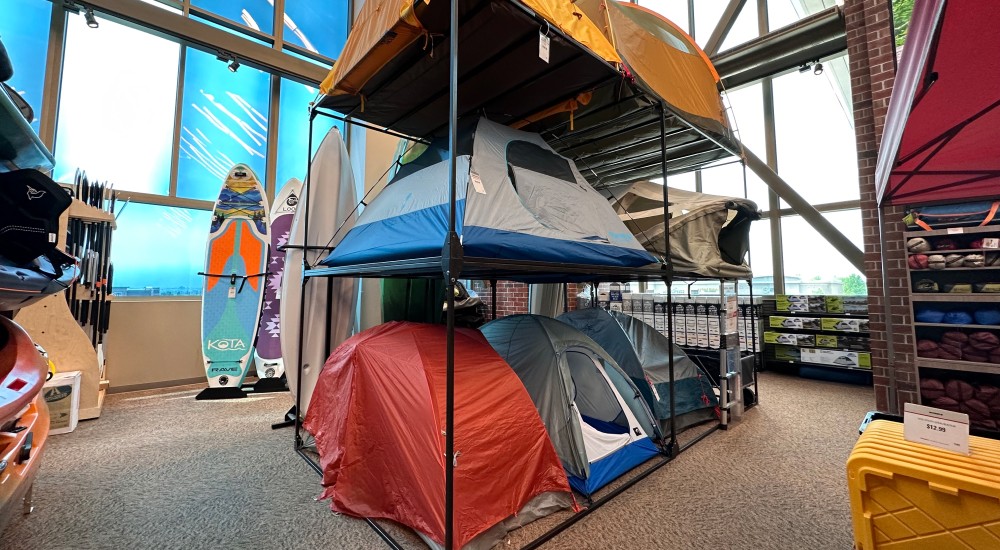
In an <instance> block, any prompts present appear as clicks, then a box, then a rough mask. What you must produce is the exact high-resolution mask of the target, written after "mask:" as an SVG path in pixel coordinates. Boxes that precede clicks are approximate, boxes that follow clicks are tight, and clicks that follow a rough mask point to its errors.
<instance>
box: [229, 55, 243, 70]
mask: <svg viewBox="0 0 1000 550" xmlns="http://www.w3.org/2000/svg"><path fill="white" fill-rule="evenodd" d="M239 68H240V62H239V61H237V60H236V58H235V57H234V58H233V60H232V61H230V62H229V70H230V71H232V72H234V73H235V72H236V69H239Z"/></svg>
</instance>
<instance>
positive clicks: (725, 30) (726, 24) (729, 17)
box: [705, 0, 747, 57]
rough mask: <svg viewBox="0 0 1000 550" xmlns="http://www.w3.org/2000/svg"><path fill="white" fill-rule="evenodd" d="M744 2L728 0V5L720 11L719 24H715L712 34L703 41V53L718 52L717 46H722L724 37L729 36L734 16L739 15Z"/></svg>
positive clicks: (713, 53)
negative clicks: (706, 40)
mask: <svg viewBox="0 0 1000 550" xmlns="http://www.w3.org/2000/svg"><path fill="white" fill-rule="evenodd" d="M746 3H747V0H729V5H728V6H726V10H725V11H724V12H722V18H720V19H719V24H718V25H716V26H715V30H714V31H712V35H711V36H709V37H708V42H706V43H705V53H706V54H708V55H709V57H711V56H713V55H715V54H717V53H719V47H720V46H722V43H723V42H724V41H725V40H726V37H727V36H729V31H730V30H732V28H733V25H734V24H735V23H736V18H737V17H739V16H740V12H742V11H743V6H744V5H745V4H746Z"/></svg>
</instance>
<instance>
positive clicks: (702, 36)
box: [694, 0, 760, 51]
mask: <svg viewBox="0 0 1000 550" xmlns="http://www.w3.org/2000/svg"><path fill="white" fill-rule="evenodd" d="M727 5H729V0H697V1H696V2H695V3H694V26H695V36H696V37H697V38H698V44H699V45H700V46H702V47H704V46H705V43H706V42H708V39H709V38H710V37H711V36H712V32H713V31H715V27H717V26H718V24H719V20H720V19H721V18H722V14H723V13H724V12H725V11H726V6H727ZM759 35H760V33H759V32H758V28H757V1H756V0H747V2H746V4H744V5H743V9H742V10H740V13H739V15H738V16H737V17H736V21H735V22H733V26H732V28H731V29H730V30H729V34H727V35H726V39H725V40H723V41H722V44H721V45H720V47H719V51H725V50H728V49H730V48H732V47H734V46H738V45H740V44H742V43H744V42H747V41H748V40H752V39H754V38H757V36H759Z"/></svg>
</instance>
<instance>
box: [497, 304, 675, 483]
mask: <svg viewBox="0 0 1000 550" xmlns="http://www.w3.org/2000/svg"><path fill="white" fill-rule="evenodd" d="M479 330H480V331H481V332H482V333H483V335H484V336H486V340H487V341H488V342H489V343H490V345H491V346H493V349H495V350H496V351H497V353H499V354H500V356H501V357H503V358H504V360H505V361H507V363H508V364H509V365H510V366H511V368H512V369H514V372H515V373H517V376H518V378H520V379H521V382H522V383H523V384H524V387H525V388H526V389H527V390H528V394H529V395H531V399H532V401H534V403H535V407H536V408H537V409H538V414H539V415H540V416H541V417H542V422H543V423H544V424H545V428H546V430H548V432H549V437H550V438H551V439H552V444H553V445H554V446H555V448H556V453H557V454H558V455H559V458H560V460H562V463H563V467H564V468H565V469H566V473H567V475H568V476H569V482H570V485H572V486H573V488H574V489H576V490H577V491H579V492H581V493H583V494H585V495H587V496H589V495H591V494H593V493H594V491H597V490H598V489H600V488H601V487H604V486H605V485H607V484H608V483H610V482H612V481H614V480H615V479H617V478H618V477H619V476H621V475H622V474H624V473H625V472H627V471H629V470H631V469H632V468H634V467H636V466H638V465H639V464H642V463H643V462H645V461H646V460H648V459H650V458H652V457H654V456H656V455H657V454H659V450H658V449H657V447H656V445H655V444H654V443H653V440H652V439H660V438H661V434H660V431H659V428H658V426H657V422H656V420H655V419H654V418H653V416H652V413H651V412H650V411H649V408H648V407H647V406H646V402H645V400H644V399H643V397H642V395H641V394H640V392H639V390H638V388H636V386H635V384H633V383H632V381H631V380H630V379H629V376H628V374H626V373H625V371H623V370H622V369H621V367H619V366H618V364H617V363H615V360H614V359H612V358H611V356H609V355H608V354H607V352H605V351H604V350H603V349H601V346H600V345H598V344H597V342H594V341H593V340H591V339H590V338H589V337H587V335H585V334H583V333H582V332H580V331H578V330H576V329H575V328H573V327H571V326H569V325H567V324H566V323H563V322H561V321H557V320H555V319H552V318H550V317H543V316H541V315H511V316H509V317H504V318H502V319H497V320H495V321H491V322H489V323H487V324H485V325H483V326H482V327H480V329H479Z"/></svg>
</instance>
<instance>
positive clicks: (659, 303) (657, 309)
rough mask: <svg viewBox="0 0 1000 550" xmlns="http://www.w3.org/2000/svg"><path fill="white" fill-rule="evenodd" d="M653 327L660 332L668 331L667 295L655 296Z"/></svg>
mask: <svg viewBox="0 0 1000 550" xmlns="http://www.w3.org/2000/svg"><path fill="white" fill-rule="evenodd" d="M653 328H655V329H656V332H659V333H660V334H665V333H666V332H667V295H666V294H657V295H655V296H653Z"/></svg>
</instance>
